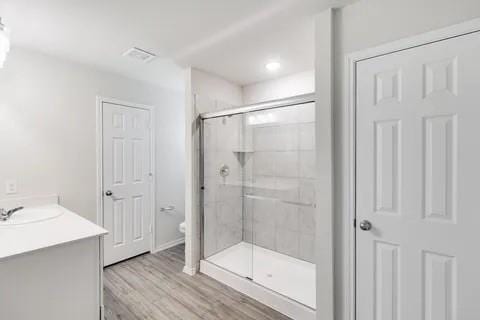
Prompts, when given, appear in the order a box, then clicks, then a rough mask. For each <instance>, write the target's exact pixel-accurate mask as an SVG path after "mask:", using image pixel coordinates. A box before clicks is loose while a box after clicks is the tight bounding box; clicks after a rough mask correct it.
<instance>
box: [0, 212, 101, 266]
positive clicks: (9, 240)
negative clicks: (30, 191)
mask: <svg viewBox="0 0 480 320" xmlns="http://www.w3.org/2000/svg"><path fill="white" fill-rule="evenodd" d="M31 207H32V208H33V207H41V208H42V209H43V210H48V209H52V210H62V211H63V214H62V215H60V216H58V217H56V218H53V219H49V220H44V221H39V222H32V223H27V224H19V225H8V226H7V225H4V226H1V225H0V261H1V260H3V259H7V258H10V257H13V256H16V255H20V254H24V253H27V252H31V251H35V250H40V249H44V248H48V247H53V246H57V245H61V244H66V243H69V242H73V241H78V240H82V239H87V238H92V237H98V236H102V235H105V234H107V233H108V232H107V231H106V230H105V229H103V228H101V227H99V226H98V225H96V224H94V223H92V222H90V221H89V220H87V219H85V218H82V217H80V216H79V215H77V214H75V213H73V212H72V211H70V210H68V209H66V208H64V207H62V206H60V205H58V204H56V203H50V204H41V205H40V206H36V205H34V206H31Z"/></svg>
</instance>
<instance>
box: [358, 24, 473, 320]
mask: <svg viewBox="0 0 480 320" xmlns="http://www.w3.org/2000/svg"><path fill="white" fill-rule="evenodd" d="M479 61H480V34H479V33H474V34H470V35H465V36H462V37H457V38H453V39H449V40H445V41H441V42H437V43H433V44H429V45H425V46H421V47H417V48H413V49H409V50H404V51H400V52H397V53H393V54H388V55H385V56H380V57H376V58H373V59H368V60H364V61H361V62H359V63H358V64H357V111H356V113H357V115H356V125H357V141H356V143H357V147H356V150H357V151H356V172H357V185H356V207H357V212H356V215H357V230H356V243H357V252H356V268H357V275H356V279H357V289H356V290H357V320H401V319H402V320H478V319H480V300H479V299H480V254H479V249H478V246H479V244H480V209H479V208H480V206H479V202H478V201H479V200H480V191H479V190H480V189H479V187H478V185H479V183H480V63H479ZM363 221H368V222H370V223H371V229H370V230H368V227H369V226H368V224H367V223H363V224H362V222H363ZM362 227H363V228H362ZM363 229H367V230H363Z"/></svg>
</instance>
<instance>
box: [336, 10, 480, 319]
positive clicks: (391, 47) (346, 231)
mask: <svg viewBox="0 0 480 320" xmlns="http://www.w3.org/2000/svg"><path fill="white" fill-rule="evenodd" d="M475 32H480V18H476V19H473V20H469V21H466V22H462V23H459V24H455V25H452V26H449V27H446V28H441V29H438V30H434V31H430V32H426V33H423V34H420V35H415V36H412V37H408V38H405V39H401V40H397V41H393V42H390V43H387V44H384V45H380V46H377V47H373V48H369V49H365V50H362V51H357V52H354V53H351V54H347V55H346V56H345V62H344V63H345V64H344V65H345V75H344V76H345V83H344V94H343V97H344V99H345V100H344V101H345V103H344V107H343V108H344V110H343V111H344V116H343V118H342V122H343V123H345V129H344V130H343V132H342V135H343V137H342V139H341V140H342V143H343V149H342V153H343V154H344V156H343V157H342V158H343V159H342V165H341V166H342V171H343V173H342V176H341V180H342V185H343V187H342V197H341V200H342V203H343V204H344V207H343V209H342V211H343V212H342V213H341V214H342V218H343V221H344V226H343V230H342V232H343V236H342V238H343V243H344V249H343V254H342V255H343V259H344V261H345V263H344V267H343V270H342V271H341V273H342V277H343V279H344V288H343V289H344V292H345V295H346V296H345V299H346V301H345V303H344V305H343V309H344V315H345V316H344V319H345V320H355V319H356V227H355V221H356V206H355V194H356V180H355V177H356V171H355V164H356V88H357V84H356V76H357V75H356V66H357V63H358V62H360V61H363V60H367V59H371V58H376V57H379V56H383V55H387V54H391V53H395V52H399V51H404V50H408V49H412V48H415V47H420V46H423V45H427V44H431V43H435V42H439V41H444V40H448V39H451V38H456V37H460V36H463V35H467V34H470V33H475Z"/></svg>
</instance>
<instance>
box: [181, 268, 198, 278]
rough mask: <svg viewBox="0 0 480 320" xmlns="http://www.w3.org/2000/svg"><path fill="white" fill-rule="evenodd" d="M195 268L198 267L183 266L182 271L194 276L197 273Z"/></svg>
mask: <svg viewBox="0 0 480 320" xmlns="http://www.w3.org/2000/svg"><path fill="white" fill-rule="evenodd" d="M197 269H198V268H197V267H193V268H190V267H187V266H184V267H183V272H184V273H186V274H188V275H189V276H194V275H196V274H197Z"/></svg>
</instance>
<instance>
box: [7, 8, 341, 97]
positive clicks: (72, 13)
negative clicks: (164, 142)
mask: <svg viewBox="0 0 480 320" xmlns="http://www.w3.org/2000/svg"><path fill="white" fill-rule="evenodd" d="M340 2H344V1H343V0H337V1H335V0H261V1H260V0H135V1H132V0H1V1H0V15H1V16H2V18H3V20H4V23H5V24H6V25H7V27H9V28H10V29H11V38H12V44H13V46H19V47H26V48H30V49H33V50H39V51H42V52H45V53H48V54H53V55H57V56H61V57H63V58H66V59H69V60H73V61H78V62H81V63H85V64H90V65H94V66H96V67H99V68H102V69H106V70H110V71H113V72H117V73H120V74H124V75H127V76H129V77H133V78H137V79H140V80H143V81H148V82H153V83H155V84H158V85H161V86H164V87H168V88H172V89H181V88H182V87H183V85H184V83H183V73H182V70H181V67H187V66H193V67H196V68H199V69H202V70H204V71H208V72H212V73H215V74H217V75H220V76H222V77H224V78H226V79H228V80H230V81H233V82H235V83H237V84H240V85H244V84H249V83H253V82H258V81H262V80H266V79H269V78H272V77H277V76H281V75H286V74H291V73H294V72H298V71H303V70H307V69H311V68H312V67H313V47H314V39H313V16H314V15H315V14H316V13H318V12H320V11H321V10H323V9H325V8H327V7H330V6H332V5H339V4H340ZM133 46H136V47H140V48H143V49H146V50H148V51H151V52H154V53H156V54H157V55H158V56H159V58H157V59H156V60H154V61H152V62H150V63H147V64H143V63H141V62H137V61H134V60H129V59H127V58H125V57H123V56H122V53H123V52H125V51H126V50H127V49H129V48H131V47H133ZM269 59H278V60H280V61H281V62H282V69H281V70H280V71H278V72H277V73H275V74H268V73H267V72H266V70H265V68H264V65H265V63H266V62H267V61H268V60H269Z"/></svg>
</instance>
